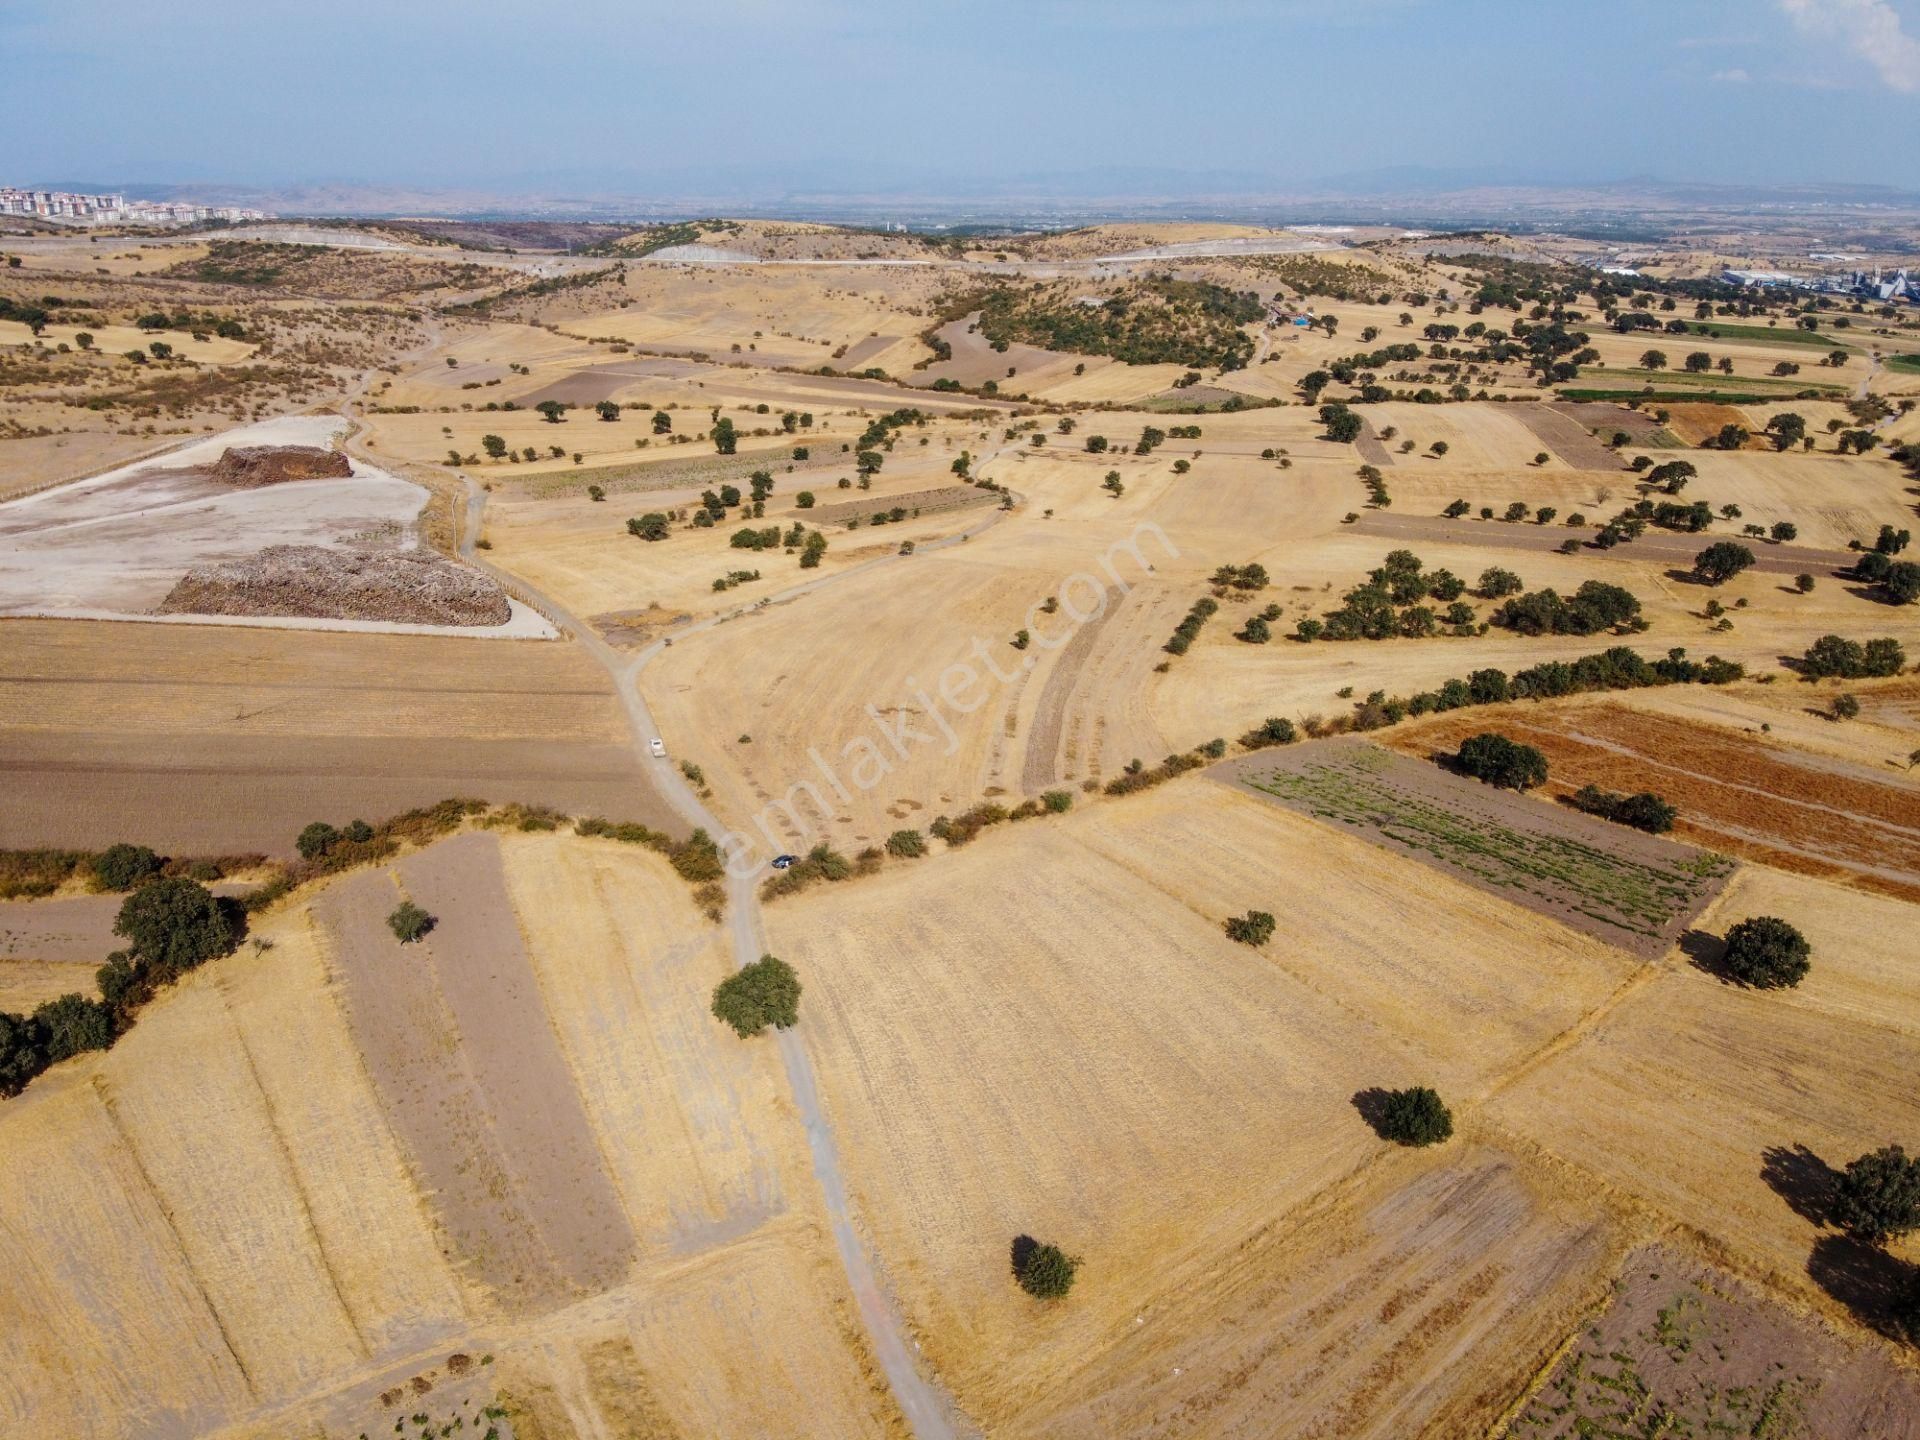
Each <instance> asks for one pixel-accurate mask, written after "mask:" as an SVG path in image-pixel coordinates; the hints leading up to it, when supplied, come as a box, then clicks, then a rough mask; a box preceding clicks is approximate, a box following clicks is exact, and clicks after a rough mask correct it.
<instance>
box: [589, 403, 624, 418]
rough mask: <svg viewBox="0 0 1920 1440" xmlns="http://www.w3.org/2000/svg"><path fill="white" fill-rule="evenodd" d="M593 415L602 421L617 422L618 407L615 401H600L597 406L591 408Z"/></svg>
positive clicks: (618, 415) (618, 416)
mask: <svg viewBox="0 0 1920 1440" xmlns="http://www.w3.org/2000/svg"><path fill="white" fill-rule="evenodd" d="M593 413H594V414H596V415H598V416H599V417H600V418H601V419H602V420H608V421H612V420H618V419H619V418H620V406H619V404H618V403H617V402H615V401H612V400H602V401H601V402H600V403H599V404H598V405H596V406H594V407H593Z"/></svg>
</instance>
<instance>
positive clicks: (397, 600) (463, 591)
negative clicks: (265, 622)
mask: <svg viewBox="0 0 1920 1440" xmlns="http://www.w3.org/2000/svg"><path fill="white" fill-rule="evenodd" d="M261 483H267V482H261ZM160 613H161V614H163V615H291V616H300V617H303V618H307V619H323V620H384V621H390V622H393V623H397V624H407V625H504V624H505V623H506V622H507V620H508V618H509V617H510V616H511V615H512V613H513V612H512V607H511V606H510V605H509V604H508V603H507V594H506V591H504V590H502V589H501V588H500V583H499V582H498V581H497V580H494V579H493V578H492V577H491V576H488V575H483V574H481V573H480V572H479V571H478V570H472V569H469V568H468V567H466V566H464V565H460V564H456V563H455V562H454V561H452V560H449V559H447V558H446V557H445V556H443V555H438V554H435V553H434V552H432V551H430V550H334V549H331V548H329V547H327V546H324V545H270V546H268V547H267V548H266V549H264V550H262V551H260V552H259V553H258V554H256V555H249V556H247V557H246V558H244V559H240V560H227V561H224V562H221V563H219V564H214V565H203V566H198V567H196V568H194V569H192V570H189V571H188V572H187V573H186V574H185V575H183V576H181V577H180V580H179V583H178V584H176V585H175V586H174V587H173V589H172V590H170V591H168V592H167V597H166V599H164V600H162V601H161V602H160Z"/></svg>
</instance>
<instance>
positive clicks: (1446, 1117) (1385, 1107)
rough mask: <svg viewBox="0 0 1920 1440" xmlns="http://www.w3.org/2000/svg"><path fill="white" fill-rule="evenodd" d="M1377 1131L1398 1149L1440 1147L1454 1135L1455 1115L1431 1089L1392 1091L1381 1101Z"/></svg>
mask: <svg viewBox="0 0 1920 1440" xmlns="http://www.w3.org/2000/svg"><path fill="white" fill-rule="evenodd" d="M1374 1128H1375V1129H1376V1130H1378V1131H1379V1133H1380V1138H1381V1139H1383V1140H1391V1141H1393V1142H1394V1143H1395V1144H1396V1145H1437V1144H1439V1143H1440V1142H1441V1141H1442V1140H1445V1139H1447V1138H1449V1137H1450V1136H1451V1135H1452V1134H1453V1112H1452V1111H1450V1110H1448V1109H1447V1106H1446V1102H1445V1101H1443V1100H1442V1099H1441V1098H1440V1096H1439V1093H1438V1092H1437V1091H1435V1090H1433V1089H1431V1088H1429V1087H1428V1086H1425V1085H1415V1086H1413V1087H1412V1088H1411V1089H1408V1090H1389V1091H1387V1092H1386V1093H1385V1094H1384V1095H1381V1096H1380V1097H1379V1102H1378V1108H1377V1110H1376V1113H1375V1116H1374Z"/></svg>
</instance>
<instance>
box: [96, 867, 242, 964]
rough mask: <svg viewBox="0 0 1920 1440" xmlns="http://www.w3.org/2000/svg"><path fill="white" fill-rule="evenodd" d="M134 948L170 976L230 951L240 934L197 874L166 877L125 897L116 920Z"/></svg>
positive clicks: (115, 928) (115, 926)
mask: <svg viewBox="0 0 1920 1440" xmlns="http://www.w3.org/2000/svg"><path fill="white" fill-rule="evenodd" d="M113 933H114V934H116V935H119V936H121V937H122V938H124V939H125V940H126V941H127V942H128V943H129V945H130V946H131V948H132V950H133V952H134V954H135V955H136V956H137V957H138V958H139V959H141V960H144V961H145V962H147V963H148V964H149V965H151V966H152V967H153V968H154V970H155V972H156V973H157V974H158V975H161V976H165V977H170V976H173V975H177V974H179V973H181V972H182V971H185V970H191V969H193V968H194V967H195V966H196V965H199V964H201V963H202V962H203V961H207V960H211V959H213V958H215V957H216V956H220V955H225V954H227V953H229V952H230V951H231V950H232V949H233V947H234V946H235V945H237V944H239V943H240V936H239V934H238V932H237V930H236V928H235V925H234V922H233V920H232V919H231V918H230V917H229V916H228V914H227V910H226V907H225V906H223V905H222V904H221V903H220V902H219V901H218V900H217V899H215V898H214V895H213V892H212V891H210V890H208V889H207V887H206V886H204V885H202V884H200V883H199V882H198V881H196V880H184V879H162V880H155V881H154V882H153V883H152V884H150V885H143V886H142V887H141V888H140V889H138V890H136V891H134V892H133V893H132V894H131V895H129V896H128V897H127V899H126V903H125V904H123V905H122V906H121V907H120V914H119V915H118V916H117V917H116V918H115V920H114V922H113Z"/></svg>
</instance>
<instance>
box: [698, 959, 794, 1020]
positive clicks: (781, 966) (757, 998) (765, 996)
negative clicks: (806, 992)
mask: <svg viewBox="0 0 1920 1440" xmlns="http://www.w3.org/2000/svg"><path fill="white" fill-rule="evenodd" d="M713 1013H714V1015H715V1017H716V1018H718V1019H720V1020H723V1021H725V1022H726V1023H727V1024H728V1025H731V1026H732V1027H733V1033H734V1034H736V1035H738V1036H740V1038H741V1039H743V1040H744V1039H746V1038H747V1037H748V1036H750V1035H758V1034H759V1033H760V1032H761V1031H762V1030H764V1029H766V1028H767V1026H769V1025H771V1026H773V1027H774V1028H775V1029H776V1030H787V1029H790V1028H792V1027H793V1026H794V1025H795V1024H797V1023H799V1020H800V977H799V976H797V975H795V974H794V973H793V967H792V966H791V965H789V964H787V962H786V961H784V960H781V959H778V958H776V957H775V956H772V955H762V956H761V957H760V958H759V959H758V960H756V961H754V962H753V963H752V964H751V965H744V966H742V967H741V968H740V969H739V970H737V971H735V972H734V973H733V974H732V975H729V976H728V977H727V978H726V979H725V980H722V981H721V982H720V983H719V985H717V986H715V987H714V992H713Z"/></svg>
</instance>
